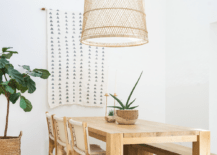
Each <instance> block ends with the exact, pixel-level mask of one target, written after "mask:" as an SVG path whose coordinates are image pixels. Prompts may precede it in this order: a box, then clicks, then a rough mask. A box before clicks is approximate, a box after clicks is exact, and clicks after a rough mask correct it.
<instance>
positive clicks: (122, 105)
mask: <svg viewBox="0 0 217 155" xmlns="http://www.w3.org/2000/svg"><path fill="white" fill-rule="evenodd" d="M142 73H143V72H142ZM142 73H141V74H140V76H139V79H138V80H137V82H136V84H135V85H134V87H133V89H132V91H131V92H130V95H129V97H128V99H127V102H126V104H123V103H122V101H121V100H120V99H118V98H117V97H116V96H114V95H112V94H110V95H111V96H112V97H113V98H114V99H115V100H116V101H117V102H118V103H119V105H120V106H108V107H111V108H117V109H120V110H130V109H131V110H132V109H135V108H137V107H138V106H133V107H132V106H131V105H132V104H133V103H134V102H135V101H136V99H134V100H133V101H132V102H130V98H131V96H132V94H133V92H134V90H135V88H136V86H137V84H138V83H139V80H140V78H141V76H142Z"/></svg>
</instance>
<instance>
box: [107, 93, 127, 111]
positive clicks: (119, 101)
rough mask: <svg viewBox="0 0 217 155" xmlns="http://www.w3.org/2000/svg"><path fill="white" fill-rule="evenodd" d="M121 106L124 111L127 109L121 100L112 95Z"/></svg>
mask: <svg viewBox="0 0 217 155" xmlns="http://www.w3.org/2000/svg"><path fill="white" fill-rule="evenodd" d="M110 95H111V96H112V97H113V98H114V99H115V100H116V101H117V102H118V103H119V104H120V105H121V107H122V108H123V109H125V106H124V105H123V103H122V102H121V100H119V99H118V98H117V97H116V96H114V95H112V94H110Z"/></svg>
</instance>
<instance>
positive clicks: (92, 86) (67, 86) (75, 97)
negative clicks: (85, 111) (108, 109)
mask: <svg viewBox="0 0 217 155" xmlns="http://www.w3.org/2000/svg"><path fill="white" fill-rule="evenodd" d="M82 18H83V15H82V13H81V12H64V11H59V10H47V51H48V70H49V71H50V72H51V77H50V78H49V82H48V103H49V105H50V107H51V108H54V107H57V106H60V105H68V104H70V105H72V104H78V105H82V106H92V107H103V106H104V103H105V101H104V100H105V99H104V94H105V93H106V90H107V78H108V76H107V75H108V73H107V72H108V67H107V52H106V50H107V49H106V48H104V47H94V46H87V45H83V44H81V43H80V39H81V32H82V20H83V19H82Z"/></svg>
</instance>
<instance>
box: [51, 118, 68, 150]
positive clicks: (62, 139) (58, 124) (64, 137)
mask: <svg viewBox="0 0 217 155" xmlns="http://www.w3.org/2000/svg"><path fill="white" fill-rule="evenodd" d="M54 126H55V129H56V138H57V143H59V144H60V145H62V146H68V144H69V140H68V130H67V120H66V117H63V118H60V117H56V116H54Z"/></svg>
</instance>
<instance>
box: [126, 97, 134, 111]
mask: <svg viewBox="0 0 217 155" xmlns="http://www.w3.org/2000/svg"><path fill="white" fill-rule="evenodd" d="M135 101H136V98H135V99H134V100H133V101H132V102H131V103H130V104H129V105H128V106H127V109H128V108H129V107H130V106H131V105H132V104H133V102H135Z"/></svg>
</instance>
